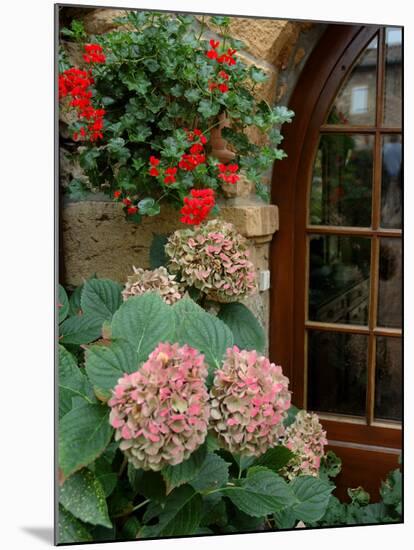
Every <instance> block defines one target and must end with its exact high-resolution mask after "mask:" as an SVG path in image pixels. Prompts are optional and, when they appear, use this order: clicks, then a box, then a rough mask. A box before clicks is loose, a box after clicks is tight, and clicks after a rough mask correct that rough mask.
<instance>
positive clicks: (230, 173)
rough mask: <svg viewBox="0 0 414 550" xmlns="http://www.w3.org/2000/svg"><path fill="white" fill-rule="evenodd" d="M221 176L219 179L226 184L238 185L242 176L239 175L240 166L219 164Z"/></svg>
mask: <svg viewBox="0 0 414 550" xmlns="http://www.w3.org/2000/svg"><path fill="white" fill-rule="evenodd" d="M218 169H219V172H220V173H219V175H218V178H219V179H221V180H222V181H224V182H226V183H232V184H234V183H237V182H238V181H239V179H240V176H239V175H238V174H237V171H238V169H239V165H238V164H219V165H218Z"/></svg>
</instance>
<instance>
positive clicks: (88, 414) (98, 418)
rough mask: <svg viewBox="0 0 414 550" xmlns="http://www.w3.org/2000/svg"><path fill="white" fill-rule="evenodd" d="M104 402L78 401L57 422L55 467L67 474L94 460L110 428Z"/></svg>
mask: <svg viewBox="0 0 414 550" xmlns="http://www.w3.org/2000/svg"><path fill="white" fill-rule="evenodd" d="M108 417H109V409H108V407H106V406H105V405H95V404H90V403H85V404H81V405H80V406H77V407H76V408H73V409H71V410H70V411H69V412H68V413H66V414H65V416H63V417H62V418H61V420H60V422H59V467H60V469H61V470H62V473H63V475H64V476H65V477H66V478H67V477H69V476H70V475H71V474H73V473H74V472H76V471H77V470H80V469H81V468H83V467H85V466H88V464H90V463H91V462H93V461H94V460H96V459H97V458H98V457H99V456H100V455H101V454H102V453H103V451H104V450H105V448H106V447H107V445H108V443H109V441H110V439H111V437H112V434H113V429H112V427H111V426H110V425H109V420H108Z"/></svg>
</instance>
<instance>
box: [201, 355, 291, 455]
mask: <svg viewBox="0 0 414 550" xmlns="http://www.w3.org/2000/svg"><path fill="white" fill-rule="evenodd" d="M288 384H289V380H288V378H286V376H284V375H283V373H282V368H281V367H280V366H276V365H275V364H274V363H271V362H270V361H269V359H267V358H266V357H264V356H262V355H259V354H258V353H257V352H256V351H245V350H243V351H240V350H239V348H238V347H237V346H234V347H233V348H229V349H228V350H227V356H226V359H225V361H224V363H223V366H222V368H221V369H218V370H217V371H216V374H215V377H214V383H213V387H212V389H211V392H210V395H211V412H210V415H211V421H210V424H211V425H212V427H213V428H214V430H215V431H216V432H217V434H218V439H219V441H220V443H221V444H222V445H223V447H225V448H226V449H228V450H229V451H230V452H232V453H239V454H242V455H254V456H259V455H261V454H263V453H264V452H266V451H267V449H269V448H270V447H272V446H274V445H276V444H277V443H278V440H279V438H280V437H281V436H282V435H283V433H284V427H283V419H284V418H285V417H286V414H287V413H286V411H287V409H288V408H289V407H290V392H289V391H288Z"/></svg>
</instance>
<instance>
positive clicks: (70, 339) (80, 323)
mask: <svg viewBox="0 0 414 550" xmlns="http://www.w3.org/2000/svg"><path fill="white" fill-rule="evenodd" d="M101 330H102V318H101V317H95V316H94V315H72V316H71V317H67V318H66V319H65V320H64V321H63V323H61V325H60V327H59V334H60V337H59V341H60V343H61V344H77V345H80V344H89V343H90V342H93V341H94V340H97V339H98V338H99V337H100V335H101Z"/></svg>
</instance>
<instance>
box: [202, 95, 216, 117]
mask: <svg viewBox="0 0 414 550" xmlns="http://www.w3.org/2000/svg"><path fill="white" fill-rule="evenodd" d="M197 111H198V112H199V113H200V114H201V116H202V117H203V118H211V117H213V116H216V115H218V113H219V111H220V104H219V103H212V102H211V101H209V100H207V99H202V100H201V101H200V103H199V104H198V109H197Z"/></svg>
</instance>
